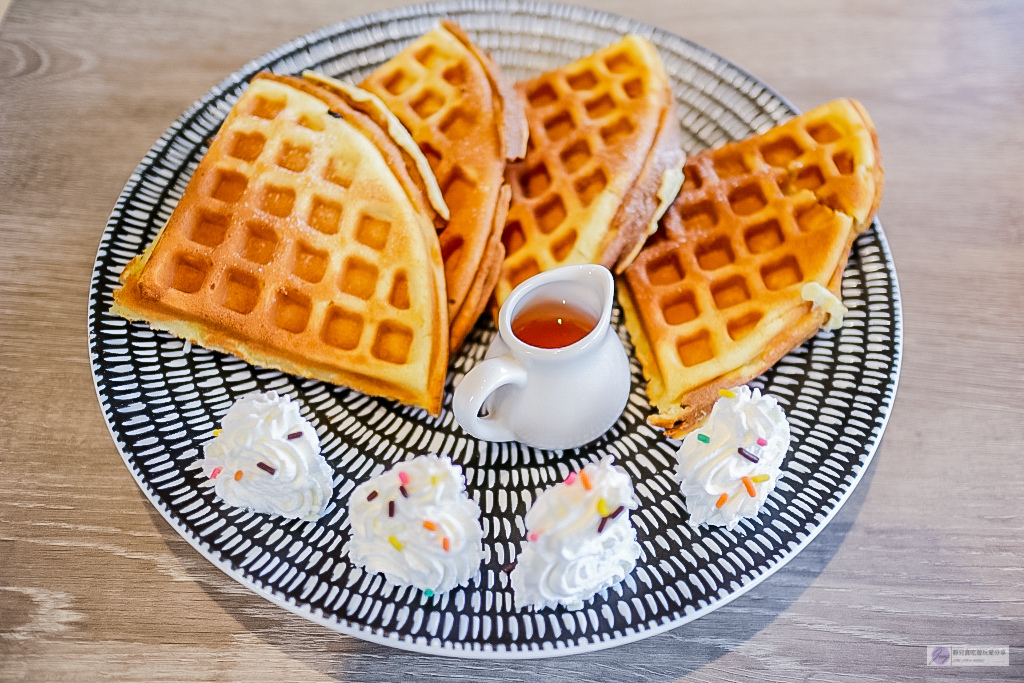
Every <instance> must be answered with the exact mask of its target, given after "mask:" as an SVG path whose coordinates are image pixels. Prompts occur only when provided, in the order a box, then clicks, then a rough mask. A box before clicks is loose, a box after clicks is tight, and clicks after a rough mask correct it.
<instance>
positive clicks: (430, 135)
mask: <svg viewBox="0 0 1024 683" xmlns="http://www.w3.org/2000/svg"><path fill="white" fill-rule="evenodd" d="M361 85H362V87H363V88H365V89H366V90H368V91H370V92H372V93H374V94H375V95H377V96H378V97H380V98H381V100H383V102H384V103H385V104H386V105H387V106H388V108H390V109H391V111H393V112H394V113H395V115H396V116H397V117H398V118H399V119H400V120H401V122H402V123H403V124H404V125H405V127H406V128H408V130H409V132H410V133H411V134H412V137H413V139H415V141H416V143H417V144H418V145H419V147H420V149H421V150H422V151H423V153H424V155H425V156H426V158H427V159H428V160H429V162H430V167H431V169H432V170H433V172H434V174H435V176H436V177H437V178H438V180H439V181H440V183H441V189H442V191H443V192H444V201H445V202H446V204H447V206H448V208H449V209H450V211H451V217H450V219H449V220H448V222H447V225H445V226H444V227H443V229H442V230H441V232H440V235H439V237H440V240H441V252H442V254H443V256H444V270H445V281H446V283H447V288H448V318H449V324H450V343H449V349H450V351H451V352H452V353H455V352H456V351H458V349H459V347H460V346H461V345H462V342H463V340H464V339H465V337H466V335H467V334H468V333H469V331H470V330H471V329H472V328H473V325H474V324H475V323H476V320H477V318H479V317H480V313H481V312H482V311H483V310H484V308H485V307H486V306H487V302H488V299H489V298H490V296H491V292H492V291H493V289H494V285H495V283H496V282H497V280H498V275H499V272H500V269H501V263H502V260H503V259H504V256H505V249H504V247H503V246H502V243H501V233H502V229H503V228H504V225H505V217H506V215H507V213H508V206H509V198H510V190H509V186H508V184H507V183H505V180H504V174H505V163H506V161H507V160H512V159H518V158H520V157H522V156H523V154H524V153H525V151H526V134H527V130H526V122H525V119H524V118H523V107H522V104H521V102H520V100H519V98H518V97H517V96H516V94H515V92H514V90H513V89H512V84H511V83H510V82H508V81H506V80H505V79H504V78H503V76H502V74H501V72H500V70H499V69H498V68H497V66H496V65H495V64H494V63H493V62H492V61H491V59H490V57H488V56H487V55H486V54H484V53H483V52H482V51H481V50H480V49H479V48H478V47H476V46H475V45H474V44H473V43H472V42H471V41H470V40H469V38H468V37H467V36H466V35H465V33H463V32H462V30H461V29H460V28H459V27H458V26H456V25H455V24H452V23H451V22H442V24H441V26H440V27H439V28H438V29H436V30H434V31H431V32H430V33H427V34H426V35H424V36H422V37H421V38H419V39H418V40H416V41H415V42H413V43H412V44H411V45H409V47H407V48H406V49H405V50H403V51H402V52H401V53H400V54H399V55H397V56H396V57H394V58H393V59H391V60H390V61H388V62H387V63H386V64H384V65H383V66H381V67H380V68H379V69H377V70H376V71H375V72H374V73H373V74H371V75H370V76H369V77H368V78H367V79H366V80H365V81H364V82H363V83H362V84H361Z"/></svg>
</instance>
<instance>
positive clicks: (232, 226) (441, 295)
mask: <svg viewBox="0 0 1024 683" xmlns="http://www.w3.org/2000/svg"><path fill="white" fill-rule="evenodd" d="M371 113H372V112H370V113H368V112H367V111H366V110H364V109H363V108H362V107H361V106H360V105H359V103H357V102H351V101H346V100H345V99H343V98H342V97H339V96H338V94H337V93H333V92H330V91H327V90H325V89H323V88H320V87H318V86H316V85H314V84H312V83H310V82H308V81H304V80H303V79H299V78H294V77H286V76H272V75H269V74H260V75H257V76H256V77H255V78H254V79H253V80H252V82H251V84H250V85H249V88H248V89H247V90H246V91H245V92H244V93H243V94H242V96H241V97H240V99H239V100H238V102H237V103H236V105H235V107H234V108H233V109H232V111H231V113H230V114H229V115H228V117H227V119H226V120H225V121H224V124H223V125H222V126H221V129H220V132H219V133H218V134H217V136H216V138H215V139H214V141H213V142H212V144H211V146H210V149H209V151H208V152H207V153H206V155H205V156H204V157H203V159H202V161H201V162H200V164H199V167H198V168H197V169H196V171H195V174H194V176H193V177H192V180H191V181H190V183H189V185H188V188H187V189H186V191H185V193H184V195H183V196H182V198H181V200H180V202H179V203H178V206H177V208H176V209H175V211H174V213H173V214H172V216H171V218H170V220H169V221H168V223H167V225H166V226H165V227H164V229H163V230H162V231H161V232H160V234H159V235H158V237H157V239H156V240H155V241H154V242H153V244H152V245H150V247H149V248H147V249H146V251H145V252H144V253H143V254H142V255H141V256H138V257H136V258H135V259H133V260H132V261H131V262H130V263H129V264H128V266H127V267H126V268H125V270H124V273H123V274H122V283H123V286H122V288H121V289H119V290H117V291H116V292H115V293H114V306H113V311H114V312H115V313H119V314H121V315H123V316H125V317H126V318H129V319H131V320H146V321H148V322H149V323H150V325H152V326H153V327H155V328H158V329H162V330H167V331H169V332H171V333H172V334H174V335H176V336H179V337H183V338H185V339H188V340H191V341H193V342H196V343H198V344H201V345H202V346H205V347H207V348H211V349H217V350H221V351H225V352H227V353H231V354H234V355H236V356H239V357H240V358H243V359H245V360H247V361H249V362H251V363H253V364H255V365H259V366H264V367H274V368H279V369H281V370H285V371H287V372H291V373H294V374H297V375H301V376H304V377H312V378H316V379H322V380H326V381H329V382H334V383H337V384H343V385H347V386H350V387H353V388H355V389H358V390H360V391H363V392H366V393H369V394H374V395H379V396H386V397H392V398H396V399H398V400H401V401H403V402H405V403H408V404H411V405H415V406H421V407H423V408H426V409H427V410H428V411H430V412H431V413H434V414H438V413H440V410H441V399H442V394H443V386H444V378H445V374H446V370H447V362H448V315H447V310H446V307H445V281H444V266H443V263H442V260H441V249H440V246H439V244H438V240H437V235H436V232H435V228H434V219H435V213H436V212H435V208H434V207H433V206H432V205H431V204H430V202H429V200H428V197H427V193H426V192H425V190H424V188H425V187H426V185H428V184H429V183H430V182H435V184H436V181H433V179H432V178H425V177H423V176H421V175H419V174H418V173H417V172H416V168H417V167H416V165H415V164H408V163H407V161H406V158H407V156H409V154H410V150H405V149H403V148H401V147H400V146H399V145H398V144H397V143H396V141H395V140H394V139H393V138H392V137H391V136H390V135H389V134H388V132H387V130H386V129H385V128H383V127H381V125H380V124H379V123H378V122H377V121H375V120H374V116H372V115H370V114H371ZM411 152H414V153H415V152H418V150H415V148H414V149H413V150H411ZM442 206H443V205H442Z"/></svg>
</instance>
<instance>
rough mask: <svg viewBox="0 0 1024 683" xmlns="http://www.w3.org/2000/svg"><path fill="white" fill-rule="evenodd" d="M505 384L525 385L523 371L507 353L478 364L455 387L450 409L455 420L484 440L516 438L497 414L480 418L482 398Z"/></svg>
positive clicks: (524, 372)
mask: <svg viewBox="0 0 1024 683" xmlns="http://www.w3.org/2000/svg"><path fill="white" fill-rule="evenodd" d="M506 384H511V385H513V386H517V387H521V386H524V385H525V384H526V370H524V369H523V367H522V366H521V365H519V363H517V362H515V360H513V359H512V358H511V357H509V356H498V357H496V358H489V359H488V360H485V361H483V362H482V363H478V364H477V365H476V366H475V367H474V368H473V369H472V370H470V371H469V372H468V373H467V374H466V376H465V377H463V378H462V381H461V382H459V386H457V387H455V396H454V397H453V398H452V408H453V409H454V411H455V419H456V421H458V423H459V424H460V425H462V428H463V429H465V430H466V431H467V432H469V433H470V434H471V435H473V436H475V437H476V438H478V439H483V440H484V441H515V440H516V436H515V435H514V434H513V433H512V431H511V430H510V429H509V428H508V426H507V425H505V424H503V423H502V422H501V421H500V417H499V416H496V415H491V416H489V417H480V408H482V407H483V405H484V401H486V400H487V398H488V397H489V396H490V395H491V394H493V393H494V392H495V391H496V390H497V389H498V388H499V387H503V386H505V385H506Z"/></svg>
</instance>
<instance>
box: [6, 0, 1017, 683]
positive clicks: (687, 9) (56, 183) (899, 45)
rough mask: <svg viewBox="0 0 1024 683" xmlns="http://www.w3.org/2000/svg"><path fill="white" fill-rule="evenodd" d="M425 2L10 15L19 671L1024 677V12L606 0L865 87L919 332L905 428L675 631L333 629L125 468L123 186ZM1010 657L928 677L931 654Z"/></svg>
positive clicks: (255, 1)
mask: <svg viewBox="0 0 1024 683" xmlns="http://www.w3.org/2000/svg"><path fill="white" fill-rule="evenodd" d="M401 2H402V0H397V1H396V0H375V1H373V2H370V1H369V0H349V1H348V2H345V3H338V2H327V1H326V0H291V1H290V2H287V3H276V2H272V1H271V0H248V1H246V2H241V1H232V2H221V3H208V2H203V1H201V0H190V1H189V2H175V3H158V2H121V3H117V2H104V1H102V0H89V1H87V2H75V1H72V0H51V1H43V0H37V1H35V2H29V1H22V0H15V1H14V2H13V4H12V5H11V7H10V9H9V10H8V13H7V15H6V17H5V18H4V20H3V23H2V25H0V316H2V317H0V680H3V681H53V680H75V681H78V680H82V681H90V680H138V681H163V680H182V679H209V680H241V681H258V680H259V681H262V680H267V681H291V680H296V681H298V680H302V681H326V680H345V681H348V680H358V681H361V680H378V679H394V680H411V679H416V680H423V679H428V680H432V679H442V678H454V679H463V680H478V679H483V678H491V679H494V680H534V679H537V678H551V679H564V680H574V681H575V680H586V681H591V680H593V681H604V680H658V681H662V680H686V681H711V680H716V681H717V680H729V681H747V680H751V681H754V680H757V681H762V680H771V681H777V680H778V681H781V680H815V681H817V680H821V681H839V680H841V681H854V680H885V681H895V680H921V679H929V680H938V679H946V678H951V677H954V676H957V675H965V674H970V677H971V678H972V680H996V679H1006V678H1016V679H1020V678H1024V653H1022V652H1021V649H1020V648H1021V646H1024V505H1022V504H1021V499H1020V498H1019V496H1020V495H1021V493H1022V490H1024V466H1022V465H1021V445H1022V444H1024V408H1022V406H1024V388H1022V382H1021V379H1022V377H1024V346H1022V344H1021V338H1022V332H1024V325H1022V321H1024V313H1022V306H1021V302H1022V301H1024V87H1022V84H1024V4H1022V3H1017V2H1012V1H1010V0H1008V1H1007V2H1003V3H994V2H984V3H982V2H977V3H962V2H931V1H924V0H921V1H915V2H903V3H899V4H896V3H891V2H887V1H885V0H877V1H874V2H857V3H844V4H839V3H822V2H820V1H819V0H800V1H797V0H792V1H786V2H782V3H765V2H759V1H756V0H750V1H739V0H730V1H727V2H716V3H704V2H697V1H696V0H694V1H692V2H689V1H688V2H679V1H675V0H673V1H672V2H666V1H664V0H633V1H632V2H622V1H621V0H618V1H615V0H588V4H590V5H592V6H595V7H598V8H600V9H605V10H608V11H612V12H618V13H621V14H626V15H629V16H631V17H634V18H636V19H639V20H642V21H646V22H650V23H652V24H656V25H658V26H660V27H662V28H665V29H668V30H670V31H674V32H676V33H678V34H680V35H683V36H686V37H688V38H691V39H693V40H695V41H697V42H698V43H701V44H703V45H705V46H707V47H709V48H711V49H713V50H715V51H717V52H719V53H721V54H723V55H725V56H727V57H728V58H730V59H732V60H733V61H735V62H736V63H738V64H740V65H741V66H744V67H746V68H747V69H749V70H750V71H752V72H753V73H754V74H756V75H757V76H759V77H761V78H762V79H764V80H765V81H767V82H768V83H770V84H771V85H772V86H774V87H775V88H776V89H777V90H778V91H779V92H781V93H783V94H784V95H785V96H787V97H789V98H790V99H791V100H792V101H793V102H794V103H795V104H796V105H797V106H798V107H801V108H809V107H811V106H814V105H816V104H819V103H821V102H824V101H826V100H829V99H831V98H834V97H839V96H852V97H856V98H859V99H860V100H861V101H862V102H863V103H864V104H865V105H866V107H867V109H868V110H869V111H870V112H871V115H872V116H873V118H874V120H875V123H876V125H877V127H878V130H879V133H880V137H881V146H882V150H883V155H884V159H885V166H886V190H885V199H884V201H883V203H882V208H881V211H880V214H879V215H880V217H881V219H882V221H883V223H884V225H885V228H886V231H887V233H888V236H889V239H890V241H891V244H892V251H893V254H894V256H895V260H896V263H897V267H898V272H899V275H900V281H901V286H902V292H903V305H904V309H903V310H904V315H905V329H906V346H905V360H904V362H903V373H902V378H901V381H900V388H899V395H898V398H897V401H896V407H895V410H894V412H893V414H892V419H891V422H890V424H889V428H888V431H887V432H886V436H885V441H884V444H883V446H882V448H881V449H880V450H879V452H878V454H877V456H876V459H875V461H874V463H873V465H872V466H871V468H870V470H869V471H868V474H867V476H866V477H865V479H864V480H863V482H862V483H861V484H860V486H859V487H858V489H857V490H856V492H855V494H854V495H853V497H852V499H851V500H850V501H849V502H848V503H847V505H846V506H845V507H844V508H843V509H842V510H841V512H840V513H839V514H838V515H837V516H836V518H835V519H834V520H833V521H832V523H831V524H829V526H828V527H827V528H826V529H825V530H824V531H823V532H822V533H821V535H820V536H819V537H818V538H817V539H816V540H815V541H814V542H813V543H812V544H811V545H810V546H809V547H808V548H807V549H806V550H804V551H803V552H802V553H801V554H800V555H799V556H798V557H796V558H795V559H794V560H793V561H792V562H791V563H790V564H789V565H787V566H786V567H785V568H784V569H782V570H781V571H779V572H778V573H777V574H775V575H774V576H772V577H771V578H770V579H769V580H767V581H766V582H764V583H763V584H762V585H760V586H758V587H757V588H755V589H754V590H752V591H751V592H750V593H748V594H747V595H745V596H743V597H742V598H740V599H738V600H736V601H735V602H733V603H731V604H730V605H728V606H726V607H723V608H721V609H719V610H718V611H716V612H714V613H712V614H710V615H709V616H707V617H705V618H702V619H699V620H698V621H696V622H693V623H691V624H688V625H686V626H683V627H680V628H677V629H675V630H673V631H671V632H669V633H666V634H663V635H659V636H656V637H652V638H649V639H647V640H644V641H641V642H638V643H635V644H631V645H626V646H622V647H617V648H613V649H611V650H605V651H602V652H599V653H595V654H587V655H576V656H570V657H565V658H561V659H555V660H545V661H532V662H506V663H486V662H469V661H460V660H450V659H442V658H437V657H426V656H416V655H411V654H407V653H405V652H401V651H399V650H394V649H389V648H386V647H382V646H378V645H371V644H368V643H365V642H362V641H360V640H356V639H354V638H350V637H346V636H342V635H338V634H335V633H333V632H330V631H327V630H325V629H323V628H321V627H319V626H316V625H314V624H312V623H308V622H306V621H305V620H303V619H301V618H299V617H296V616H293V615H291V614H289V613H287V612H285V611H284V610H281V609H279V608H277V607H274V606H273V605H271V604H269V603H267V602H265V601H264V600H263V599H262V598H259V597H257V596H255V595H253V594H252V593H250V592H249V591H247V590H246V589H244V588H242V587H241V586H240V585H238V584H236V583H235V582H234V581H233V580H232V579H230V578H228V577H226V576H224V575H223V574H222V573H221V572H220V571H219V570H218V569H216V568H214V567H213V566H212V565H210V564H209V563H208V562H207V561H206V560H204V559H203V558H202V557H200V556H199V554H198V553H196V552H195V551H194V550H193V549H192V548H191V547H190V546H189V545H188V544H187V543H185V541H183V540H182V539H181V538H180V537H179V536H178V535H177V534H176V533H175V532H174V531H173V530H171V528H170V527H169V526H168V525H167V524H166V523H165V522H164V521H163V519H162V518H161V517H160V516H159V515H158V514H157V513H156V512H155V511H154V509H153V508H152V507H151V506H150V504H149V503H148V502H147V501H146V499H145V498H144V497H143V495H142V493H141V492H140V491H139V489H138V487H137V486H136V485H135V483H134V482H133V481H132V479H131V477H130V476H129V474H128V472H127V471H126V470H125V467H124V465H123V464H122V462H121V459H120V457H118V454H117V451H116V450H115V448H114V444H113V442H112V441H111V439H110V436H109V434H108V432H107V429H106V427H105V425H104V422H103V418H102V415H101V413H100V410H99V406H98V404H97V401H96V398H95V394H94V390H93V386H92V380H91V378H90V373H89V364H88V356H87V349H86V332H85V320H86V296H87V289H88V282H89V277H90V271H91V267H92V262H93V257H94V255H95V250H96V245H97V243H98V240H99V238H100V234H101V232H102V230H103V225H104V222H105V221H106V218H107V216H108V214H109V212H110V209H111V207H112V206H113V204H114V201H115V199H116V198H117V195H118V193H119V192H120V190H121V187H122V186H123V185H124V183H125V181H126V180H127V179H128V176H129V174H130V173H131V171H132V169H133V168H134V166H135V165H136V163H137V162H138V161H139V159H141V158H142V156H143V155H144V154H145V152H146V150H147V149H148V148H149V146H150V145H151V144H152V143H153V141H154V140H156V138H157V137H159V135H160V134H161V133H162V132H163V131H164V129H165V128H166V127H167V126H168V125H169V124H170V123H171V122H172V121H173V120H174V119H175V118H176V117H177V116H178V115H179V114H180V113H181V112H182V111H183V110H184V109H185V108H186V107H188V106H189V104H190V103H192V102H193V101H194V100H195V99H197V98H198V97H200V96H201V95H202V94H203V93H205V92H206V91H207V89H209V88H210V86H212V85H213V84H214V83H216V82H217V81H219V80H220V79H221V78H222V77H223V76H224V75H226V74H228V73H230V72H232V71H234V70H235V69H237V68H239V67H240V66H241V65H242V64H244V63H245V62H246V61H248V60H249V59H251V58H253V57H255V56H257V55H259V54H262V53H263V52H265V51H267V50H270V49H271V48H273V47H275V46H277V45H279V44H280V43H283V42H285V41H287V40H289V39H291V38H293V37H295V36H297V35H300V34H302V33H305V32H307V31H310V30H313V29H315V28H318V27H320V26H323V25H326V24H330V23H333V22H336V21H339V20H341V19H345V18H349V17H353V16H356V15H358V14H361V13H364V12H367V11H372V10H377V9H382V8H384V7H389V6H394V5H398V4H401ZM956 643H965V644H972V645H993V646H995V645H1002V646H1006V645H1008V646H1013V650H1012V652H1011V655H1010V658H1011V665H1010V666H1009V667H999V668H979V669H953V670H947V669H939V668H927V669H926V668H925V666H924V665H925V659H926V649H925V647H926V645H929V644H956Z"/></svg>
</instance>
